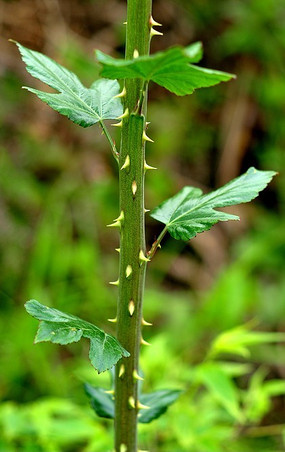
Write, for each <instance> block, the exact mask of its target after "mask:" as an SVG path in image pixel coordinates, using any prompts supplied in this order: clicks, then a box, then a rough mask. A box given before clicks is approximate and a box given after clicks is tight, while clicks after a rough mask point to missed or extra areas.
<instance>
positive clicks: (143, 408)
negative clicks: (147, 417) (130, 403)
mask: <svg viewBox="0 0 285 452" xmlns="http://www.w3.org/2000/svg"><path fill="white" fill-rule="evenodd" d="M137 408H138V409H139V410H149V409H150V406H147V405H143V404H142V403H140V402H139V401H138V403H137Z"/></svg>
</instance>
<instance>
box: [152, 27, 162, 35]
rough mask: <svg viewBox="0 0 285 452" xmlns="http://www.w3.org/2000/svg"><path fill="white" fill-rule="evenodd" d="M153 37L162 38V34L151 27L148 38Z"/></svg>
mask: <svg viewBox="0 0 285 452" xmlns="http://www.w3.org/2000/svg"><path fill="white" fill-rule="evenodd" d="M153 36H163V33H160V31H157V30H155V29H154V28H153V27H151V29H150V38H152V37H153Z"/></svg>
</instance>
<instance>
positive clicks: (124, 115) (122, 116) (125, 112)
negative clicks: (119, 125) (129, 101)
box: [116, 108, 129, 119]
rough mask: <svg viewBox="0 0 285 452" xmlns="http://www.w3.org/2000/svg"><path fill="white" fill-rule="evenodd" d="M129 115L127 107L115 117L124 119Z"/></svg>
mask: <svg viewBox="0 0 285 452" xmlns="http://www.w3.org/2000/svg"><path fill="white" fill-rule="evenodd" d="M128 116H129V109H128V108H126V109H125V111H124V113H123V114H122V115H121V116H118V117H117V118H116V119H124V118H127V117H128Z"/></svg>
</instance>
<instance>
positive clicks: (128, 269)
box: [126, 265, 133, 278]
mask: <svg viewBox="0 0 285 452" xmlns="http://www.w3.org/2000/svg"><path fill="white" fill-rule="evenodd" d="M132 273H133V269H132V266H131V265H127V268H126V278H129V277H130V276H131V274H132Z"/></svg>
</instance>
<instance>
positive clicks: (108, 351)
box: [25, 300, 130, 373]
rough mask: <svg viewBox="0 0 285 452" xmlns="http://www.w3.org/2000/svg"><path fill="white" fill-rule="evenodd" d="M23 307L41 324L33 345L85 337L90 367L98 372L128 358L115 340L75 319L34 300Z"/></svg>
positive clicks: (71, 340)
mask: <svg viewBox="0 0 285 452" xmlns="http://www.w3.org/2000/svg"><path fill="white" fill-rule="evenodd" d="M25 308H26V310H27V312H28V313H29V314H30V315H31V316H33V317H35V318H36V319H37V320H40V321H41V323H40V326H39V329H38V332H37V335H36V338H35V342H36V343H37V342H43V341H50V342H53V343H55V344H70V343H71V342H77V341H79V340H80V339H81V337H85V338H87V339H89V340H90V350H89V358H90V361H91V364H92V365H93V366H94V367H95V369H96V370H97V371H98V372H99V373H100V372H104V371H105V370H107V369H110V368H111V367H113V366H114V365H115V364H116V363H117V362H118V361H119V359H121V358H122V357H123V356H125V357H128V356H130V354H129V353H128V352H127V351H126V350H125V349H124V348H123V347H122V346H121V344H120V343H119V342H118V341H117V339H115V338H114V337H113V336H110V335H109V334H106V333H105V332H104V331H103V330H101V329H100V328H98V327H96V326H95V325H93V324H92V323H89V322H86V321H85V320H82V319H80V318H79V317H76V316H74V315H71V314H67V313H65V312H61V311H58V310H57V309H54V308H49V307H48V306H44V305H42V304H41V303H39V302H38V301H36V300H30V301H28V302H27V303H26V304H25Z"/></svg>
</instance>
